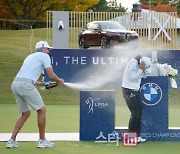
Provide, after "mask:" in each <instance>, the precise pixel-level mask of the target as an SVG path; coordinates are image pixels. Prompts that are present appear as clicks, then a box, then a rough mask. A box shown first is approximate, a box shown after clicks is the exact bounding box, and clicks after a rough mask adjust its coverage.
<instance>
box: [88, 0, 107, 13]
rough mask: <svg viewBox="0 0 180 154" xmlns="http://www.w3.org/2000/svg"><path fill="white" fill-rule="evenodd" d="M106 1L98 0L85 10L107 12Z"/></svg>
mask: <svg viewBox="0 0 180 154" xmlns="http://www.w3.org/2000/svg"><path fill="white" fill-rule="evenodd" d="M107 4H108V3H107V1H106V0H99V2H98V3H97V4H95V5H93V6H91V7H89V8H88V9H87V11H93V12H107V11H108V7H107Z"/></svg>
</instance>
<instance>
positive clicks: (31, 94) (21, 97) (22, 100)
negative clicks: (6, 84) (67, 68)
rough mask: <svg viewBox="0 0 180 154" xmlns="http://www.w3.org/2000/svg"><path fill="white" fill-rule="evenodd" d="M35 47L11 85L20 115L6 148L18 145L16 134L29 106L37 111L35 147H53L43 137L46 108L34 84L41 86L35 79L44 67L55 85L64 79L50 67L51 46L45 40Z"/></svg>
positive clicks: (26, 117)
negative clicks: (37, 131)
mask: <svg viewBox="0 0 180 154" xmlns="http://www.w3.org/2000/svg"><path fill="white" fill-rule="evenodd" d="M35 48H36V51H37V52H36V53H33V54H30V55H29V56H28V57H27V58H26V59H25V60H24V62H23V65H22V66H21V69H20V70H19V72H18V73H17V75H16V77H15V79H14V81H13V83H12V85H11V90H12V93H13V95H14V97H15V99H16V104H17V107H18V110H19V113H20V114H21V116H20V117H19V118H18V120H17V121H16V124H15V127H14V130H13V132H12V135H11V138H10V139H9V141H8V142H7V145H6V147H7V148H16V147H18V146H19V145H18V142H17V141H16V136H17V134H18V133H19V131H20V130H21V128H22V127H23V125H24V123H25V122H26V120H27V119H28V117H29V116H30V113H31V110H30V109H31V108H32V109H33V110H35V111H37V121H38V128H39V140H38V144H37V147H38V148H47V147H53V143H51V142H49V141H48V140H47V139H46V138H45V127H46V108H45V105H44V102H43V100H42V98H41V95H40V94H39V92H38V90H37V89H36V86H41V82H38V81H37V80H38V79H39V77H40V75H41V73H42V72H43V71H44V69H45V70H46V72H47V74H48V76H49V78H50V79H52V80H53V81H55V82H57V85H59V86H61V85H63V83H64V80H63V79H61V78H59V77H58V76H57V75H56V74H55V73H54V71H53V69H52V66H51V60H50V57H49V55H48V53H49V49H50V48H52V47H50V46H49V44H48V43H47V42H46V41H40V42H38V43H37V44H36V46H35Z"/></svg>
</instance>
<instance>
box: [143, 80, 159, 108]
mask: <svg viewBox="0 0 180 154" xmlns="http://www.w3.org/2000/svg"><path fill="white" fill-rule="evenodd" d="M140 91H141V94H142V102H143V103H144V104H145V105H149V106H152V105H156V104H158V103H159V101H160V100H161V98H162V90H161V88H160V87H159V86H158V85H157V84H155V83H146V84H144V85H143V86H142V87H141V89H140Z"/></svg>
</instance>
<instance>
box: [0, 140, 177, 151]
mask: <svg viewBox="0 0 180 154" xmlns="http://www.w3.org/2000/svg"><path fill="white" fill-rule="evenodd" d="M36 144H37V143H36V142H20V148H16V149H6V148H5V146H6V143H5V142H0V152H1V153H2V154H24V153H26V154H32V153H33V154H61V153H62V154H100V153H102V154H170V153H172V154H179V150H180V143H178V142H172V143H164V142H147V143H143V144H139V145H138V146H137V147H123V146H122V144H120V146H119V147H116V145H115V144H114V143H109V144H99V143H94V142H55V147H54V148H49V149H37V148H36Z"/></svg>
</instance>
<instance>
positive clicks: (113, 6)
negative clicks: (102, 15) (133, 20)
mask: <svg viewBox="0 0 180 154" xmlns="http://www.w3.org/2000/svg"><path fill="white" fill-rule="evenodd" d="M108 11H109V12H126V11H127V9H126V8H124V7H122V6H121V3H120V4H119V5H118V4H117V0H110V1H109V3H108Z"/></svg>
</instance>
